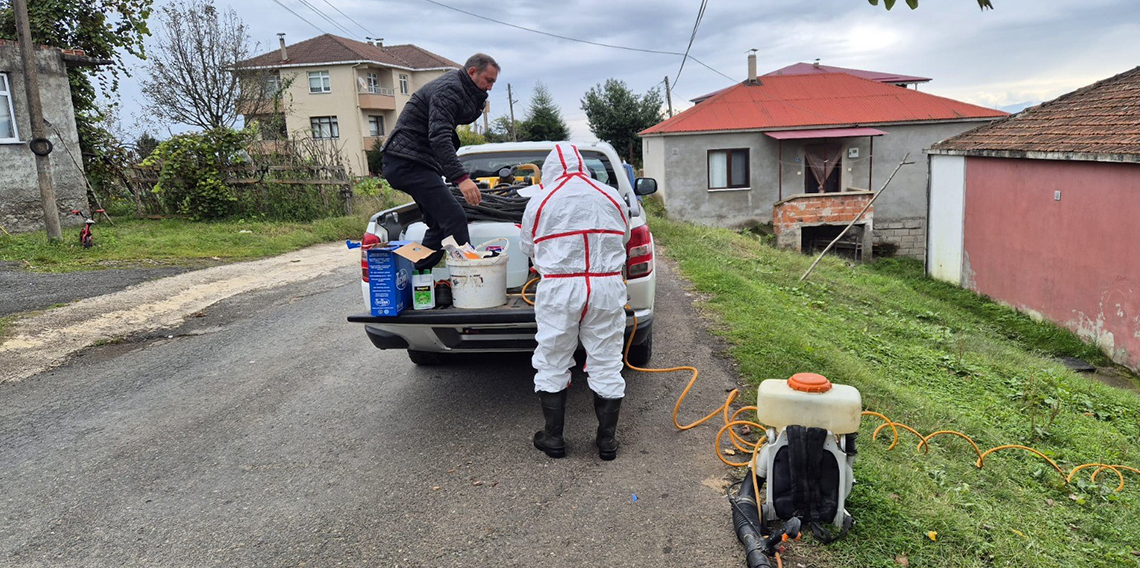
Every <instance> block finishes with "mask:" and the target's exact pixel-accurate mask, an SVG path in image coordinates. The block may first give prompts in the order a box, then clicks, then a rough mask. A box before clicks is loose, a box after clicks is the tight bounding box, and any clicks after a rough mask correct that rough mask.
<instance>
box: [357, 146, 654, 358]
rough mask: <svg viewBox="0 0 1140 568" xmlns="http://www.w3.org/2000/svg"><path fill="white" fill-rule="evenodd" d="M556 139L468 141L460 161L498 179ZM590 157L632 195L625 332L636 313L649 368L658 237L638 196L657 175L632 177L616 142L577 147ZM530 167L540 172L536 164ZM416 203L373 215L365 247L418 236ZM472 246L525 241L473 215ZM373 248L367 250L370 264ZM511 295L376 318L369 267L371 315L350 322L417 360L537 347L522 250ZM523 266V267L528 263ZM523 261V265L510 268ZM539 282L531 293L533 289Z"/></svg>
mask: <svg viewBox="0 0 1140 568" xmlns="http://www.w3.org/2000/svg"><path fill="white" fill-rule="evenodd" d="M555 144H556V143H555V142H513V143H503V144H483V145H479V146H464V147H463V148H460V149H459V152H458V155H459V160H460V162H462V163H463V165H464V168H465V169H466V170H467V172H468V174H469V175H470V176H471V177H472V178H473V179H479V178H488V177H493V176H498V175H499V172H500V170H502V169H503V168H512V169H515V168H518V167H519V166H520V165H523V164H534V165H536V166H538V168H539V169H541V167H542V163H543V161H544V160H545V159H546V155H547V154H548V153H549V152H550V151H551V150H553V149H554V146H555ZM577 146H578V149H579V151H580V152H581V153H582V156H583V157H584V158H585V160H586V167H587V168H589V169H590V171H591V175H592V176H593V177H594V178H596V179H598V180H599V181H601V182H603V183H605V184H607V185H610V186H612V187H615V188H617V190H618V192H619V193H620V194H621V195H622V197H624V198H625V204H626V207H627V210H628V213H629V215H628V218H629V220H630V240H629V243H628V244H627V245H626V253H627V258H626V265H625V270H624V273H625V277H626V282H627V285H628V290H629V304H628V307H627V309H626V315H627V320H626V331H625V337H626V340H627V341H628V339H629V335H630V333H633V325H634V316H636V318H637V333H636V334H635V336H634V344H633V346H632V347H631V349H630V351H629V362H630V363H632V364H634V365H637V366H645V365H646V364H648V362H649V359H650V357H651V355H652V353H653V299H654V295H655V293H656V277H657V272H656V270H655V268H656V266H655V264H654V263H655V260H654V250H653V235H651V234H650V233H649V225H647V224H646V214H645V210H644V209H642V208H641V205H640V203H639V201H638V196H639V195H649V194H651V193H653V192H655V191H657V182H656V181H655V180H653V179H652V178H639V179H636V180H634V179H632V175H631V174H629V173H627V170H626V169H625V168H624V167H623V164H622V162H621V159H620V158H619V157H618V155H617V152H615V151H614V149H613V147H611V146H610V145H609V144H606V143H604V142H596V143H585V144H577ZM529 171H533V168H531V169H530V170H529ZM421 219H422V215H421V213H420V210H419V208H418V207H417V206H416V204H415V203H408V204H406V205H401V206H399V207H395V208H393V209H389V210H387V211H381V212H379V213H377V214H375V215H373V216H372V218H371V219H370V220H369V222H368V229H367V230H366V232H365V234H364V238H363V239H362V240H361V242H362V244H363V245H364V246H365V247H368V246H369V245H373V244H376V243H383V242H388V241H395V240H413V241H418V240H420V239H421V238H422V237H423V234H424V231H425V230H426V225H424V223H423V222H422V221H421ZM469 226H470V229H471V240H472V244H475V245H477V244H479V243H480V242H483V241H487V240H490V239H492V238H496V237H504V238H507V239H508V241H510V242H512V243H516V244H517V242H518V238H519V231H520V229H519V225H517V224H516V223H510V222H502V221H480V220H472V221H471V222H470V224H469ZM365 254H366V253H364V252H362V253H361V255H362V265H364V258H365V256H364V255H365ZM507 255H508V257H509V260H510V262H509V268H508V282H507V285H508V292H509V293H510V295H508V296H507V303H506V305H504V306H500V307H497V308H487V309H459V308H454V307H446V308H435V309H431V310H412V309H407V310H405V311H403V312H402V313H400V314H399V315H398V316H392V317H386V316H373V315H372V314H371V312H370V311H368V282H367V277H368V269H367V267H363V269H362V276H361V279H362V281H361V287H362V289H363V292H364V298H365V312H364V313H362V314H359V315H353V316H349V318H348V321H350V322H354V323H362V324H364V331H365V333H366V334H367V335H368V339H370V340H371V341H372V344H373V345H375V346H376V347H378V348H380V349H406V350H407V352H408V357H409V358H410V359H411V360H412V362H413V363H415V364H417V365H436V364H441V363H446V362H447V361H448V357H449V355H450V354H453V353H494V352H531V351H534V348H535V346H536V345H537V343H536V342H535V339H534V334H535V329H536V328H535V321H534V308H533V307H532V306H531V305H530V304H528V303H526V302H525V301H524V300H523V298H522V296H521V294H520V292H521V288H522V286H523V284H524V283H525V279H526V277H527V270H526V268H527V264H526V259H525V257H522V256H517V255H521V252H519V251H518V250H517V248H513V249H508V251H507ZM520 263H521V264H520ZM510 266H515V267H517V269H515V268H510ZM533 291H534V290H533V287H532V288H531V289H529V290H528V292H531V293H532V292H533Z"/></svg>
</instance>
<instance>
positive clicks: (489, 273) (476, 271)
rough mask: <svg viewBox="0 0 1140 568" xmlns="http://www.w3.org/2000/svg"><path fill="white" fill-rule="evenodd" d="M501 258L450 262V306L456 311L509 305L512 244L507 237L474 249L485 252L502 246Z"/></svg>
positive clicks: (454, 260) (450, 259) (462, 259)
mask: <svg viewBox="0 0 1140 568" xmlns="http://www.w3.org/2000/svg"><path fill="white" fill-rule="evenodd" d="M497 243H502V245H501V246H502V252H500V253H499V256H494V257H490V258H480V259H475V260H468V259H465V258H461V259H454V258H449V259H447V268H448V269H449V270H450V271H451V304H452V305H453V306H455V307H457V308H464V309H474V308H494V307H498V306H501V305H503V304H505V303H507V248H508V247H509V246H510V242H509V241H507V239H504V238H498V239H491V240H489V241H487V242H485V243H483V244H481V245H479V246H477V247H475V250H486V249H487V247H488V246H499V245H498V244H497Z"/></svg>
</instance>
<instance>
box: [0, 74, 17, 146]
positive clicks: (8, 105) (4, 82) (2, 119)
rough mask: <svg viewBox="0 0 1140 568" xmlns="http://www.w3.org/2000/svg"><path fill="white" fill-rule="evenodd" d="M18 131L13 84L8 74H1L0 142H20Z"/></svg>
mask: <svg viewBox="0 0 1140 568" xmlns="http://www.w3.org/2000/svg"><path fill="white" fill-rule="evenodd" d="M19 141H20V133H19V131H17V130H16V111H15V109H14V108H13V105H12V83H10V82H8V74H7V73H0V142H19Z"/></svg>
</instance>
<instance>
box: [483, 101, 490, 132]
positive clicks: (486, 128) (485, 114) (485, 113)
mask: <svg viewBox="0 0 1140 568" xmlns="http://www.w3.org/2000/svg"><path fill="white" fill-rule="evenodd" d="M490 115H491V99H487V102H486V103H485V104H484V105H483V136H486V135H487V133H488V132H490V131H491V125H490V124H489V123H488V122H487V117H488V116H490Z"/></svg>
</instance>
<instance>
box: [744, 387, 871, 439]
mask: <svg viewBox="0 0 1140 568" xmlns="http://www.w3.org/2000/svg"><path fill="white" fill-rule="evenodd" d="M862 412H863V398H862V396H861V395H860V394H859V390H858V389H856V388H855V387H852V386H848V385H834V384H831V382H830V381H828V380H827V379H826V378H824V377H823V376H821V375H817V374H814V373H798V374H795V375H792V377H791V378H790V379H787V380H784V379H768V380H766V381H764V382H762V383H760V388H759V389H757V396H756V415H757V419H759V421H760V423H762V424H764V425H766V426H769V427H771V428H775V429H777V430H782V429H783V428H785V427H787V426H789V425H792V424H798V425H800V426H807V427H813V428H823V429H825V430H830V431H831V433H833V434H850V433H852V432H857V431H859V420H860V418H861V415H862Z"/></svg>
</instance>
